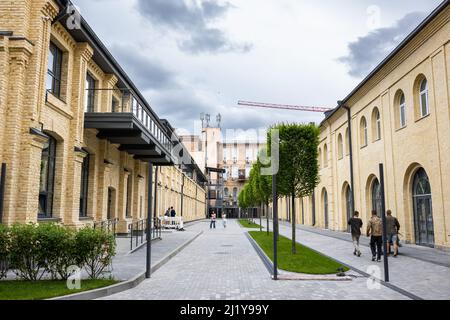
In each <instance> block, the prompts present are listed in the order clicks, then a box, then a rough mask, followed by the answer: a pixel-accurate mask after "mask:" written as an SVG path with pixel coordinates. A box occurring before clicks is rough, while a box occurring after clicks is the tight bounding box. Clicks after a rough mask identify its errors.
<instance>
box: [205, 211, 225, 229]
mask: <svg viewBox="0 0 450 320" xmlns="http://www.w3.org/2000/svg"><path fill="white" fill-rule="evenodd" d="M216 219H217V215H216V213H215V212H214V211H213V212H212V213H211V221H210V223H209V228H210V229H213V228H214V229H215V228H216ZM222 225H223V227H224V228H226V227H227V215H226V214H225V213H222Z"/></svg>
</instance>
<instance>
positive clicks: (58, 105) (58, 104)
mask: <svg viewBox="0 0 450 320" xmlns="http://www.w3.org/2000/svg"><path fill="white" fill-rule="evenodd" d="M45 102H46V103H45V105H46V106H48V107H49V108H51V109H53V110H55V111H56V112H59V113H60V114H62V115H63V116H65V117H66V118H69V119H73V113H72V112H71V111H70V109H69V107H68V106H67V103H66V102H64V101H62V100H61V99H59V98H58V97H56V96H55V95H53V93H51V92H48V93H47V99H46V101H45Z"/></svg>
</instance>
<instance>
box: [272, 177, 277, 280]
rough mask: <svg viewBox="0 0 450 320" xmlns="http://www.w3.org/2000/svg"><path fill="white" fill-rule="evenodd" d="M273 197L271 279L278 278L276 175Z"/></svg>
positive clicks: (273, 179)
mask: <svg viewBox="0 0 450 320" xmlns="http://www.w3.org/2000/svg"><path fill="white" fill-rule="evenodd" d="M272 199H273V279H274V280H278V252H277V251H278V250H277V249H278V194H277V175H276V174H274V175H273V176H272Z"/></svg>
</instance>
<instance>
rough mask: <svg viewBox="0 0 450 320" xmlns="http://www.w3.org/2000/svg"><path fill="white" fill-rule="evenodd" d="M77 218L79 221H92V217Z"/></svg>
mask: <svg viewBox="0 0 450 320" xmlns="http://www.w3.org/2000/svg"><path fill="white" fill-rule="evenodd" d="M78 220H80V221H94V218H93V217H79V218H78Z"/></svg>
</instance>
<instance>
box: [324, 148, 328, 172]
mask: <svg viewBox="0 0 450 320" xmlns="http://www.w3.org/2000/svg"><path fill="white" fill-rule="evenodd" d="M323 167H324V168H327V167H328V146H327V145H326V144H325V145H324V146H323Z"/></svg>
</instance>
